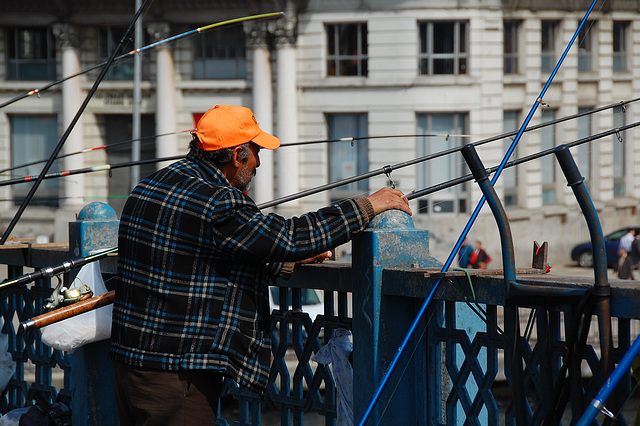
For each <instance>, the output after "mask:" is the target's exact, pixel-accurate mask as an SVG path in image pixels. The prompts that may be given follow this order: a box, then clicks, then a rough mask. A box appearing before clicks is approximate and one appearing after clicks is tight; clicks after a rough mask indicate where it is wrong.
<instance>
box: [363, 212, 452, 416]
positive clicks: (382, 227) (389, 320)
mask: <svg viewBox="0 0 640 426" xmlns="http://www.w3.org/2000/svg"><path fill="white" fill-rule="evenodd" d="M353 253H354V256H353V273H352V274H353V275H352V276H353V335H354V354H353V355H354V356H353V359H354V360H355V361H354V390H357V391H355V392H354V416H355V419H354V420H355V422H356V423H357V422H358V421H360V419H361V418H362V416H363V414H364V412H365V411H366V409H367V407H368V406H369V403H370V402H371V399H372V397H373V395H374V393H375V392H376V390H377V389H378V386H379V383H380V380H381V379H382V377H383V376H384V372H385V371H386V369H387V367H388V366H389V363H390V362H391V360H392V359H393V356H394V355H395V354H396V352H397V349H398V347H399V346H400V344H401V343H402V340H403V339H404V337H405V336H406V334H407V331H408V330H409V328H410V325H411V324H412V322H413V321H414V319H415V317H416V314H417V311H418V310H419V308H420V305H421V303H420V302H422V301H421V300H416V301H415V303H411V302H407V300H408V299H407V298H398V297H393V296H385V295H384V294H383V287H384V285H393V283H383V271H384V269H385V268H410V267H438V266H440V263H439V262H438V261H437V260H436V259H434V258H433V257H431V256H430V255H429V231H427V230H417V229H415V228H414V224H413V221H412V220H411V217H410V216H409V215H407V214H406V213H404V212H401V211H399V210H391V211H387V212H384V213H382V214H380V215H378V216H376V217H375V218H374V220H373V221H372V222H371V223H370V225H369V228H368V229H367V230H366V231H365V232H363V233H361V234H360V235H358V236H357V237H356V238H354V239H353ZM425 327H426V321H424V320H423V324H421V326H420V327H419V330H420V331H418V332H417V333H414V334H416V335H415V336H414V337H413V339H412V341H411V342H410V346H411V348H410V350H409V351H408V352H410V353H411V356H404V357H403V358H402V359H401V361H400V363H399V364H398V367H397V369H396V373H394V375H393V376H392V378H391V380H390V381H389V385H388V386H387V388H386V389H385V391H384V393H383V394H382V397H381V398H380V401H379V402H378V404H377V405H376V407H375V409H374V411H373V413H372V415H371V417H370V420H369V424H403V425H404V424H421V422H423V421H424V419H425V418H426V403H418V404H417V403H416V401H426V391H427V359H426V355H427V344H428V342H427V341H426V331H425ZM423 331H425V332H424V333H423ZM405 369H406V370H405ZM394 389H395V390H394ZM383 412H384V417H382V413H383Z"/></svg>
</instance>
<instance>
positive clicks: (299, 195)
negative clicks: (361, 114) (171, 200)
mask: <svg viewBox="0 0 640 426" xmlns="http://www.w3.org/2000/svg"><path fill="white" fill-rule="evenodd" d="M638 100H640V98H635V99H631V100H629V101H622V102H617V103H614V104H609V105H605V106H602V107H599V108H596V109H595V110H594V111H595V112H600V111H603V110H605V109H610V108H615V107H618V106H622V107H624V106H625V105H627V104H628V103H631V102H636V101H638ZM581 114H584V112H583V113H578V114H573V115H569V116H566V117H561V118H558V119H555V120H551V121H548V122H545V123H540V124H537V125H535V126H530V127H529V128H526V129H524V130H522V129H520V130H522V131H523V132H531V131H534V130H539V129H542V128H544V127H546V126H549V125H554V124H558V123H562V122H565V121H568V120H572V119H574V118H578V117H581V116H582V115H581ZM519 132H520V131H518V130H517V131H511V132H506V133H503V134H501V135H497V136H492V137H490V138H487V139H483V140H480V141H476V142H472V143H471V145H473V146H481V145H485V144H487V143H489V142H494V141H497V140H502V139H505V138H508V137H511V136H514V135H516V136H517V135H518V133H519ZM461 149H462V147H453V148H449V149H445V150H443V151H439V152H436V153H433V154H428V155H425V156H422V157H417V158H415V159H413V160H409V161H405V162H402V163H397V164H394V165H387V166H384V167H382V168H380V169H377V170H372V171H370V172H367V173H364V174H361V175H357V176H353V177H349V178H345V179H342V180H339V181H336V182H333V183H329V184H326V185H322V186H319V187H316V188H310V189H307V190H304V191H300V192H297V193H295V194H290V195H287V196H284V197H280V198H277V199H275V200H272V201H267V202H265V203H262V204H260V205H259V206H258V207H259V208H267V207H273V206H276V205H279V204H283V203H286V202H288V201H293V200H297V199H299V198H303V197H306V196H309V195H313V194H317V193H319V192H322V191H325V190H328V189H333V188H337V187H339V186H342V185H347V184H350V183H354V182H357V181H360V180H363V179H368V178H371V177H374V176H379V175H382V174H386V175H387V177H389V178H390V177H391V173H392V172H393V171H394V170H398V169H401V168H404V167H408V166H413V165H415V164H418V163H422V162H424V161H428V160H432V159H435V158H438V157H442V156H445V155H448V154H453V153H456V152H459V151H460V150H461ZM509 155H511V153H510V154H509Z"/></svg>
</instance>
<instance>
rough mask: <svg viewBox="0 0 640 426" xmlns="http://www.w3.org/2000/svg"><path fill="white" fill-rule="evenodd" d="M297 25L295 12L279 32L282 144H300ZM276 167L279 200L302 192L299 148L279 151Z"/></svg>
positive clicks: (289, 205)
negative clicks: (300, 186)
mask: <svg viewBox="0 0 640 426" xmlns="http://www.w3.org/2000/svg"><path fill="white" fill-rule="evenodd" d="M288 12H289V11H288ZM296 25H297V18H296V16H295V12H294V11H290V13H287V15H286V18H284V19H280V20H278V21H277V23H276V29H275V36H276V49H277V54H276V57H277V81H276V86H277V87H276V105H277V106H276V118H277V126H278V137H279V138H280V140H281V141H282V143H287V142H296V141H298V99H297V81H296V47H295V43H296V33H297V31H296ZM276 164H277V173H276V175H277V179H276V183H277V185H276V196H278V197H281V196H284V195H290V194H293V193H296V192H298V190H299V186H298V180H299V173H298V148H297V147H285V148H278V150H277V151H276ZM298 205H299V203H298V201H292V202H289V203H286V204H285V205H283V206H282V207H280V208H279V209H280V210H287V213H297V212H296V211H295V210H296V207H297V206H298ZM288 210H291V211H290V212H289V211H288Z"/></svg>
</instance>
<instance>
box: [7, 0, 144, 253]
mask: <svg viewBox="0 0 640 426" xmlns="http://www.w3.org/2000/svg"><path fill="white" fill-rule="evenodd" d="M150 4H151V0H145V1H144V3H143V4H142V6H141V7H140V9H138V10H137V11H136V14H135V16H134V17H133V19H132V20H131V23H130V24H129V28H127V30H126V31H125V33H124V35H123V36H122V39H120V42H119V43H118V46H117V47H116V48H115V49H114V51H113V52H112V53H111V55H110V56H109V59H108V60H107V63H106V64H105V65H104V67H103V68H102V71H100V75H99V76H98V78H97V79H96V81H95V82H94V83H93V86H92V87H91V90H89V93H87V96H86V97H85V99H84V102H83V103H82V105H81V106H80V108H79V109H78V112H77V113H76V115H75V117H73V120H71V123H69V126H67V130H66V131H65V132H64V134H63V135H62V138H60V141H59V142H58V144H57V145H56V147H55V149H54V150H53V153H51V156H50V157H49V160H47V163H46V164H45V165H44V168H43V169H42V172H40V175H39V176H38V179H37V180H36V181H35V183H34V184H33V186H32V187H31V189H30V190H29V193H28V194H27V197H26V198H25V199H24V201H23V202H22V204H21V205H20V207H19V208H18V211H17V212H16V214H15V215H14V216H13V219H11V222H10V223H9V225H8V226H7V229H6V230H5V232H4V233H3V234H2V237H1V238H0V245H2V244H4V243H5V242H6V241H7V238H9V235H10V234H11V231H13V228H15V226H16V224H17V223H18V221H19V220H20V217H22V213H24V211H25V210H26V208H27V206H28V205H29V203H30V202H31V200H32V199H33V196H34V195H35V193H36V191H37V190H38V188H39V187H40V184H41V183H42V180H43V179H44V176H45V175H46V174H47V172H48V171H49V169H50V168H51V165H52V164H53V162H54V161H55V159H56V157H57V156H58V154H59V153H60V150H62V147H63V146H64V144H65V142H66V141H67V139H68V137H69V135H70V134H71V131H72V130H73V128H74V127H75V125H76V123H77V122H78V120H80V116H81V115H82V113H83V112H84V110H85V109H86V107H87V105H88V104H89V101H90V100H91V98H92V97H93V95H94V94H95V93H96V91H97V90H98V86H99V85H100V83H101V82H102V80H103V79H104V77H105V76H106V75H107V72H108V71H109V68H111V64H113V61H114V60H115V57H116V55H117V54H118V52H119V51H120V50H121V49H122V46H123V45H124V41H125V39H126V37H128V36H129V34H130V33H131V31H132V30H133V27H134V25H135V22H136V21H137V20H138V18H139V17H140V16H141V15H142V12H143V11H146V10H147V9H148V7H149V6H150Z"/></svg>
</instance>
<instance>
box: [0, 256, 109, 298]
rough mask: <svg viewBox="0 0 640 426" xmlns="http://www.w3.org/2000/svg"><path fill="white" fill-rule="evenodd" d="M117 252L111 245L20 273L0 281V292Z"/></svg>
mask: <svg viewBox="0 0 640 426" xmlns="http://www.w3.org/2000/svg"><path fill="white" fill-rule="evenodd" d="M117 252H118V247H113V248H110V249H107V250H104V251H101V252H98V253H95V254H92V255H90V256H86V257H78V258H75V259H71V260H67V261H65V262H62V263H61V264H59V265H56V266H47V267H46V268H42V269H40V270H38V271H35V272H31V273H28V274H24V275H20V276H19V277H17V278H14V279H11V280H5V281H3V282H2V283H0V292H1V291H4V290H9V289H12V288H14V287H17V286H20V285H25V284H29V283H31V282H33V281H36V280H40V279H43V278H49V277H53V276H55V275H60V274H62V273H66V272H69V271H71V270H72V269H76V268H80V267H81V266H84V265H86V264H87V263H91V262H95V261H96V260H100V259H104V258H105V257H107V256H109V255H110V254H112V253H117Z"/></svg>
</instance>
